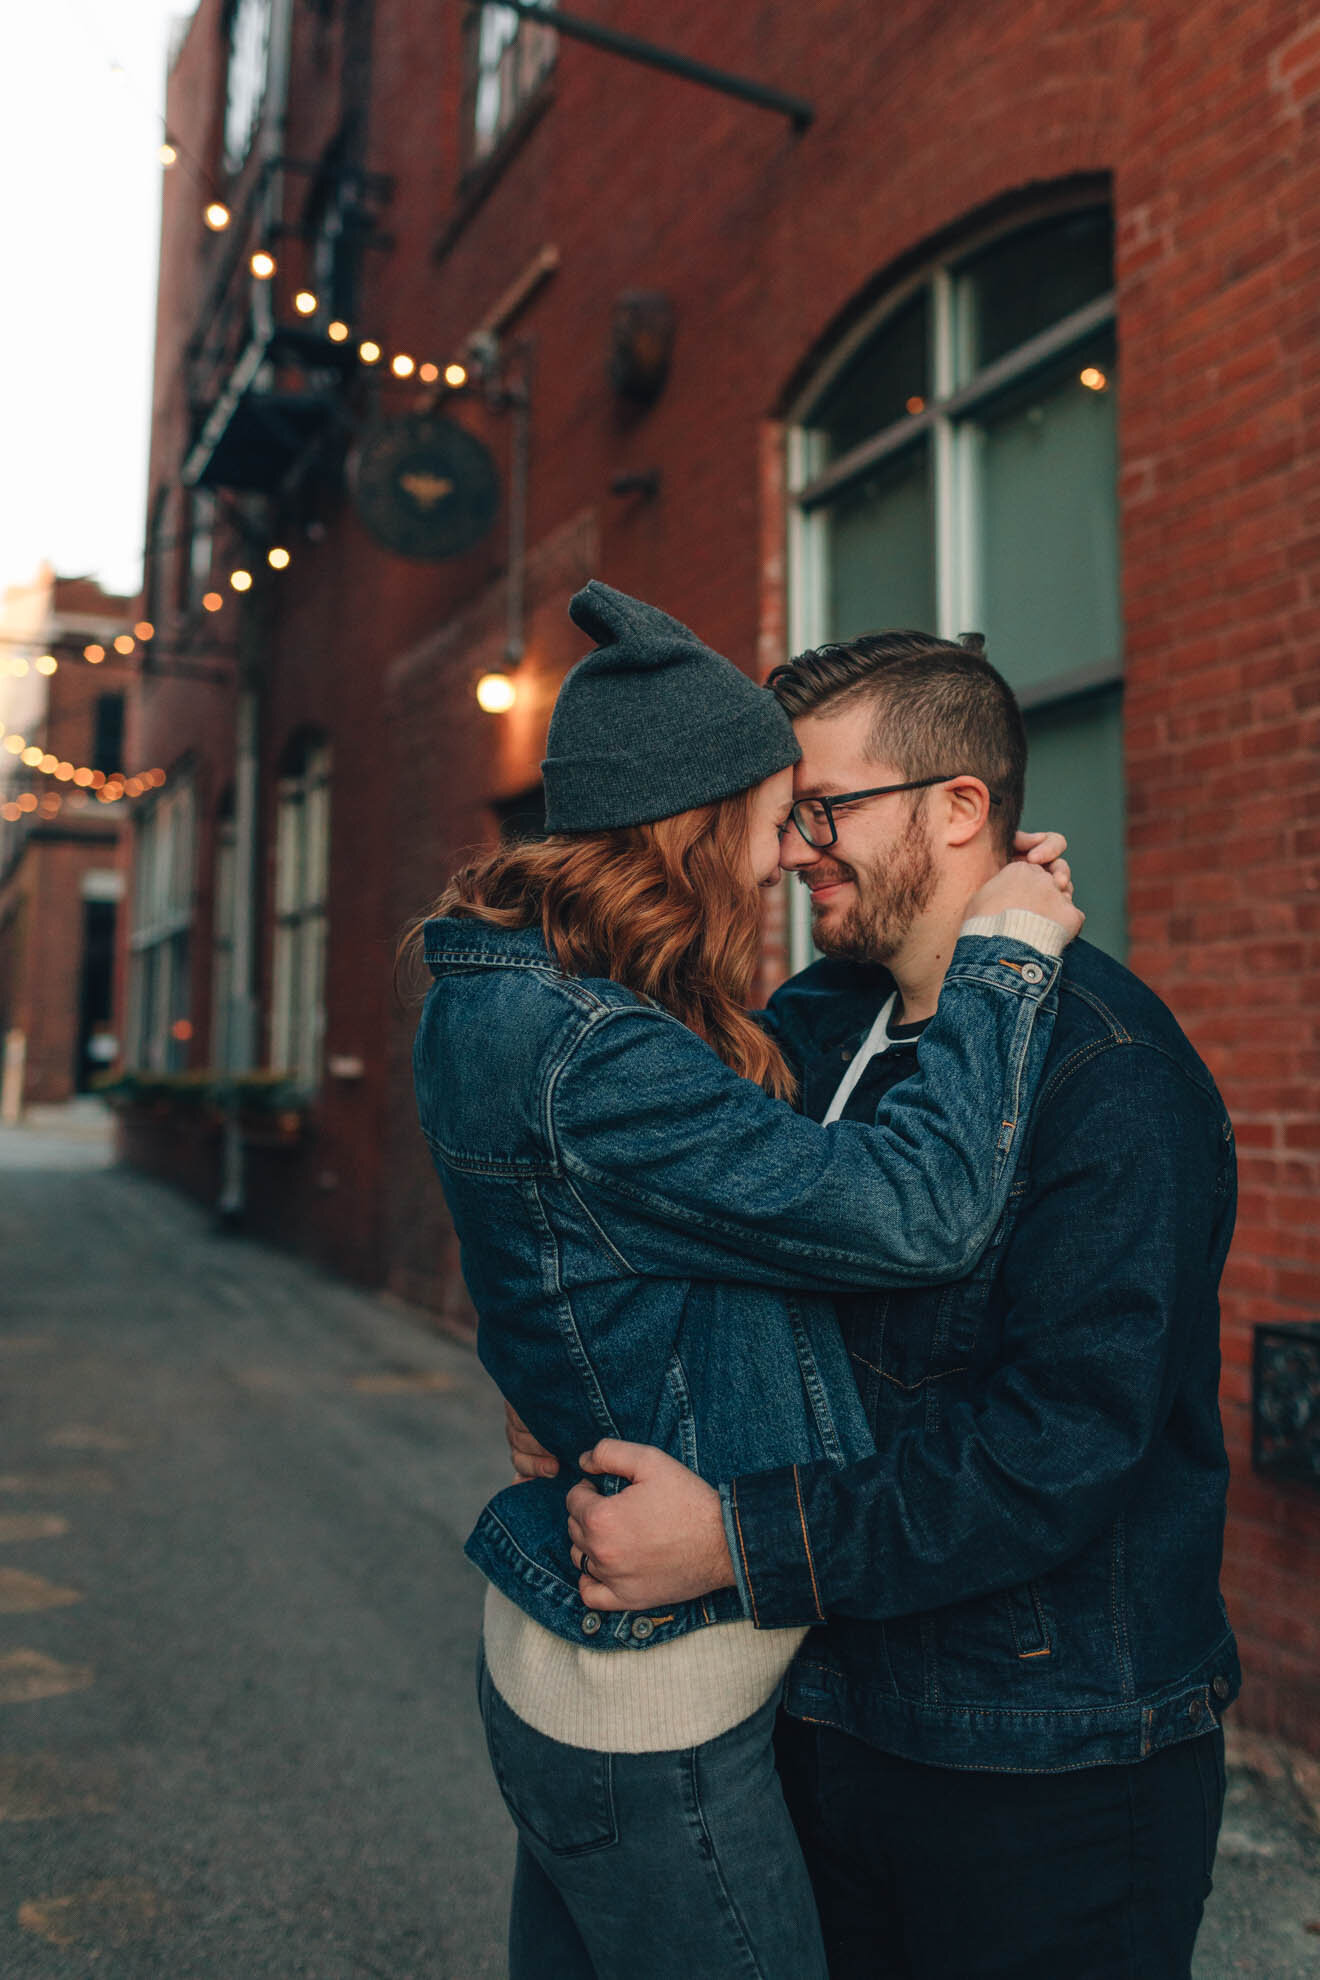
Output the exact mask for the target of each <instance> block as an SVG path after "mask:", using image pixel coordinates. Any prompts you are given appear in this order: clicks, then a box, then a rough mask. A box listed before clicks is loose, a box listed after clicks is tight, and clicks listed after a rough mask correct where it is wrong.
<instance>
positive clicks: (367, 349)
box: [358, 337, 380, 364]
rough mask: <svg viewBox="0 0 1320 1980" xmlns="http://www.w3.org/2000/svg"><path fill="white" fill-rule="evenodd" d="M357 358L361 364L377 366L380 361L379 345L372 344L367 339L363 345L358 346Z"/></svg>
mask: <svg viewBox="0 0 1320 1980" xmlns="http://www.w3.org/2000/svg"><path fill="white" fill-rule="evenodd" d="M358 356H359V357H360V358H361V360H362V362H363V364H377V363H379V361H380V345H379V344H373V343H372V341H371V339H370V337H368V338H367V340H366V342H365V343H364V344H359V345H358Z"/></svg>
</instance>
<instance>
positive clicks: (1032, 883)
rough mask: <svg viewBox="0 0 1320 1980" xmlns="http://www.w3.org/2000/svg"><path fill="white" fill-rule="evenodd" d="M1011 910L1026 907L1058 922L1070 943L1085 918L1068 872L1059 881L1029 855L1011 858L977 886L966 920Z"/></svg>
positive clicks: (1047, 919)
mask: <svg viewBox="0 0 1320 1980" xmlns="http://www.w3.org/2000/svg"><path fill="white" fill-rule="evenodd" d="M1056 863H1057V862H1056ZM1062 863H1063V864H1066V862H1062ZM1014 909H1018V910H1021V909H1025V910H1026V911H1027V913H1028V914H1039V915H1041V916H1043V917H1044V919H1045V920H1046V921H1053V922H1055V923H1057V925H1058V926H1059V927H1061V928H1062V929H1063V931H1064V937H1065V940H1067V941H1069V942H1071V941H1072V940H1073V938H1074V937H1075V936H1077V935H1080V933H1081V931H1082V923H1083V922H1084V921H1085V920H1086V916H1085V915H1084V914H1083V913H1082V911H1081V909H1080V908H1077V907H1074V906H1073V901H1072V877H1071V875H1066V876H1065V878H1064V880H1063V881H1062V882H1060V880H1059V878H1058V876H1057V875H1056V874H1055V873H1054V872H1053V871H1052V870H1051V868H1050V866H1039V865H1033V864H1032V863H1031V861H1030V859H1029V858H1028V859H1014V860H1011V861H1010V862H1009V864H1008V865H1007V866H1004V867H1001V868H1000V870H999V872H998V873H996V874H995V876H994V878H993V879H992V880H987V881H986V883H985V885H984V887H979V888H978V889H977V891H976V892H975V893H974V894H973V895H972V898H971V900H970V901H968V903H967V907H966V910H965V919H966V920H968V921H970V920H971V919H972V917H973V916H979V915H987V914H1005V913H1008V912H1011V911H1012V910H1014Z"/></svg>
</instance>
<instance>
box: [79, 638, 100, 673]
mask: <svg viewBox="0 0 1320 1980" xmlns="http://www.w3.org/2000/svg"><path fill="white" fill-rule="evenodd" d="M83 659H84V660H86V661H87V663H88V665H89V666H92V667H99V666H100V664H101V662H102V661H103V660H104V659H105V648H104V647H103V646H97V644H96V643H95V641H93V643H92V644H91V645H90V646H84V648H83Z"/></svg>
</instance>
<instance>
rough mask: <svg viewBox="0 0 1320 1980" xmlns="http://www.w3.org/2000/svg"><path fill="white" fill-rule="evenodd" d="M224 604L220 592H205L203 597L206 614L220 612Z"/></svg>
mask: <svg viewBox="0 0 1320 1980" xmlns="http://www.w3.org/2000/svg"><path fill="white" fill-rule="evenodd" d="M224 602H225V601H224V599H223V598H222V597H221V596H220V593H219V592H218V591H208V592H205V593H204V594H203V596H202V610H203V611H204V612H218V611H219V610H220V608H221V606H222V605H223V604H224Z"/></svg>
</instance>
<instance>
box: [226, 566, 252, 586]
mask: <svg viewBox="0 0 1320 1980" xmlns="http://www.w3.org/2000/svg"><path fill="white" fill-rule="evenodd" d="M229 582H230V584H231V585H232V586H233V588H234V590H235V591H251V589H252V573H251V571H231V572H230V573H229Z"/></svg>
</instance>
